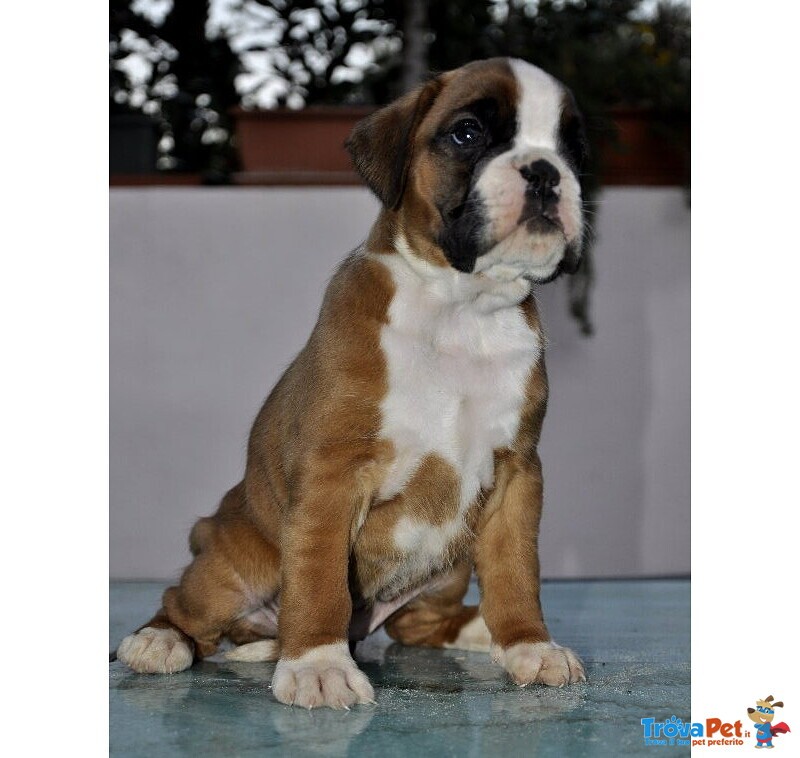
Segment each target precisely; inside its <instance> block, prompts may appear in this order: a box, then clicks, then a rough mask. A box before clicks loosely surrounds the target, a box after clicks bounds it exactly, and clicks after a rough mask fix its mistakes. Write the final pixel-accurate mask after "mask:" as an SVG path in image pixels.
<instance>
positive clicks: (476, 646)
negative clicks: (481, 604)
mask: <svg viewBox="0 0 800 758" xmlns="http://www.w3.org/2000/svg"><path fill="white" fill-rule="evenodd" d="M442 647H445V648H455V649H456V650H470V651H472V652H475V653H488V652H489V651H490V650H491V648H492V635H491V632H490V631H489V629H488V627H487V626H486V622H485V621H484V620H483V616H475V618H474V619H472V621H469V622H467V623H466V624H464V626H462V627H461V629H459V631H458V635H457V636H456V638H455V639H454V640H453V641H452V642H445V643H444V644H443V645H442Z"/></svg>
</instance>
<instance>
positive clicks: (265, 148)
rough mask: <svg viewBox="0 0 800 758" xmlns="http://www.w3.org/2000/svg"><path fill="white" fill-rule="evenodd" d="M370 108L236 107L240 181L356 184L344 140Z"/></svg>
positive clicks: (357, 182)
mask: <svg viewBox="0 0 800 758" xmlns="http://www.w3.org/2000/svg"><path fill="white" fill-rule="evenodd" d="M373 110H374V109H373V108H345V107H341V108H340V107H329V108H326V107H312V108H305V109H303V110H299V111H295V110H274V111H246V110H242V109H237V110H235V111H234V114H233V115H234V118H235V121H236V144H237V147H238V150H239V156H240V159H241V164H242V171H241V172H240V173H238V174H237V175H236V176H235V181H236V182H237V183H239V184H359V183H360V179H359V178H358V176H357V175H356V173H355V172H354V171H353V167H352V164H351V163H350V156H349V154H348V153H347V151H346V150H345V148H344V141H345V140H346V139H347V137H348V135H349V134H350V132H351V131H352V129H353V127H354V126H355V124H356V122H358V121H360V120H361V119H362V118H364V116H366V115H367V114H369V113H371V112H372V111H373Z"/></svg>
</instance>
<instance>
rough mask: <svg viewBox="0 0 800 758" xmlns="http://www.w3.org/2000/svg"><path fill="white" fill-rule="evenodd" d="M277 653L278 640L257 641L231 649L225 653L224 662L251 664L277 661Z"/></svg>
mask: <svg viewBox="0 0 800 758" xmlns="http://www.w3.org/2000/svg"><path fill="white" fill-rule="evenodd" d="M278 653H279V650H278V640H258V641H256V642H248V643H246V644H244V645H237V646H236V647H233V648H231V649H230V650H228V651H227V652H226V653H225V660H228V661H249V662H251V663H259V662H262V661H277V660H278V657H279V655H278Z"/></svg>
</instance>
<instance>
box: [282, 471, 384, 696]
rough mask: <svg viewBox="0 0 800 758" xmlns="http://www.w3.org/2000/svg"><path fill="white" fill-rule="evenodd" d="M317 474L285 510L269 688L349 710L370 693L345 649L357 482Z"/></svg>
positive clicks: (365, 681)
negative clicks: (276, 642)
mask: <svg viewBox="0 0 800 758" xmlns="http://www.w3.org/2000/svg"><path fill="white" fill-rule="evenodd" d="M349 484H350V482H338V483H335V484H332V483H331V479H330V478H328V479H327V481H325V480H323V479H322V478H321V477H319V476H317V477H315V478H314V479H312V480H311V481H308V482H306V484H305V485H304V487H303V492H304V494H303V495H302V496H301V497H300V498H299V499H298V501H297V502H296V503H295V504H294V507H293V509H292V511H291V512H290V513H289V514H287V516H286V519H285V522H284V525H283V531H282V535H281V554H282V583H281V602H280V614H279V617H278V636H279V638H280V646H281V658H280V660H279V661H278V664H277V666H276V668H275V674H274V676H273V678H272V692H273V694H274V695H275V697H276V698H277V699H278V700H279V701H280V702H282V703H287V704H289V705H299V706H303V707H304V708H315V707H319V706H328V707H330V708H349V707H350V706H351V705H353V704H354V703H369V702H372V701H373V699H374V697H375V695H374V692H373V690H372V686H371V685H370V683H369V680H368V679H367V677H366V676H365V675H364V674H363V673H362V672H361V671H359V669H358V667H357V666H356V663H355V661H354V660H353V658H352V656H351V655H350V651H349V648H348V643H347V639H348V628H349V624H350V615H351V611H352V603H351V599H350V592H349V589H348V583H347V572H348V563H349V554H350V526H351V523H352V519H353V516H354V506H355V502H354V495H355V494H356V493H357V489H356V487H355V486H352V487H351V486H348V485H349Z"/></svg>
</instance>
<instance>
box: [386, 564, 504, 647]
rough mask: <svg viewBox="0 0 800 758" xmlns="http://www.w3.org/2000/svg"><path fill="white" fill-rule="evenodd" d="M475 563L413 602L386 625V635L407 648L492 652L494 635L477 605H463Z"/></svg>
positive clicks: (454, 571)
mask: <svg viewBox="0 0 800 758" xmlns="http://www.w3.org/2000/svg"><path fill="white" fill-rule="evenodd" d="M471 575H472V562H471V561H463V562H462V563H458V564H456V565H455V566H454V567H453V569H452V570H451V571H450V572H449V573H448V574H446V575H445V576H444V577H443V578H442V579H440V580H439V581H438V582H437V583H436V585H435V586H434V588H433V589H432V590H430V591H428V592H423V593H422V594H421V595H419V596H418V597H416V598H415V599H414V600H412V601H411V602H410V603H409V604H408V605H405V606H403V607H402V608H401V609H400V610H399V611H397V612H396V613H394V614H393V615H392V616H391V617H390V618H389V619H388V620H387V622H386V632H387V634H388V635H389V636H390V637H391V638H392V639H394V640H397V641H398V642H401V643H402V644H404V645H420V646H422V647H443V648H457V649H459V650H472V651H477V652H487V653H488V652H489V650H490V648H491V643H492V639H491V635H490V634H489V630H488V629H487V628H486V624H485V622H484V620H483V618H482V616H481V615H480V612H479V610H478V608H477V606H467V605H464V604H463V602H462V601H463V599H464V595H465V594H466V593H467V589H468V588H469V580H470V576H471Z"/></svg>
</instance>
